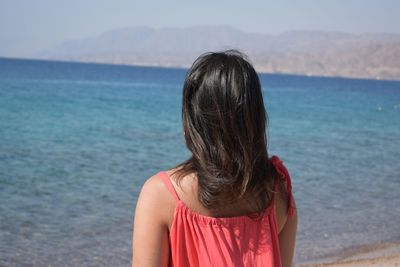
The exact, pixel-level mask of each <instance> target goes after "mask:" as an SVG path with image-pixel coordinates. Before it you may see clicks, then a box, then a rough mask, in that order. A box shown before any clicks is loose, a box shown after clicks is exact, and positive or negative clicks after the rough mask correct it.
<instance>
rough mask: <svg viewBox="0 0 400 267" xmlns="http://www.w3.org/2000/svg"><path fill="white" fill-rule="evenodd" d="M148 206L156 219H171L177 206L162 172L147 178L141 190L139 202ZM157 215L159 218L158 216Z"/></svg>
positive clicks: (147, 208)
mask: <svg viewBox="0 0 400 267" xmlns="http://www.w3.org/2000/svg"><path fill="white" fill-rule="evenodd" d="M139 202H140V203H141V205H144V206H146V210H147V211H148V212H150V213H153V214H152V215H153V216H154V218H155V219H157V220H160V221H163V222H165V223H166V224H168V223H169V221H170V214H171V211H173V209H174V207H175V201H174V199H173V197H172V196H171V193H170V192H169V191H168V189H167V187H166V185H165V181H163V177H162V176H161V175H160V172H158V173H156V174H154V175H152V176H150V177H149V178H147V179H146V180H145V182H144V184H143V186H142V188H141V190H140V194H139V199H138V203H139ZM156 217H157V218H156Z"/></svg>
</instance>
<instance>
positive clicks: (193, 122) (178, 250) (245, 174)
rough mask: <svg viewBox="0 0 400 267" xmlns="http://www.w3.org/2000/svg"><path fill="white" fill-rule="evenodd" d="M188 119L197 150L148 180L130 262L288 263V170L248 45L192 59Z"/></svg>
mask: <svg viewBox="0 0 400 267" xmlns="http://www.w3.org/2000/svg"><path fill="white" fill-rule="evenodd" d="M182 121H183V130H184V135H185V141H186V146H187V147H188V149H189V150H190V151H191V153H192V156H191V157H190V158H189V159H188V160H186V161H185V162H183V163H181V164H179V165H178V166H176V167H175V168H173V169H171V170H167V171H161V172H159V173H157V174H156V175H154V176H152V177H150V178H149V179H148V180H147V181H146V182H145V184H144V186H143V188H142V190H141V193H140V196H139V199H138V202H137V206H136V212H135V222H134V234H133V246H132V248H133V249H132V250H133V251H132V253H133V256H132V265H133V266H135V267H141V266H284V267H288V266H291V263H292V258H293V254H294V247H295V238H296V231H297V212H296V211H295V204H294V199H293V196H292V191H291V181H290V176H289V173H288V172H287V170H286V168H285V166H284V165H283V163H282V161H281V160H280V159H279V158H278V157H277V156H273V157H271V158H269V157H268V153H267V146H266V145H267V138H266V134H265V132H266V129H265V128H266V121H267V115H266V112H265V108H264V103H263V98H262V91H261V86H260V81H259V78H258V76H257V73H256V72H255V70H254V68H253V67H252V66H251V64H250V63H249V62H248V61H247V60H246V59H245V58H244V56H243V55H242V54H240V53H239V52H237V51H234V50H230V51H226V52H219V53H207V54H204V55H202V56H201V57H199V58H198V59H197V60H196V61H195V62H194V64H193V66H192V68H191V69H190V70H189V72H188V73H187V76H186V80H185V83H184V88H183V104H182Z"/></svg>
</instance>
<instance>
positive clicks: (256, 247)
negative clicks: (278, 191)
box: [158, 156, 293, 267]
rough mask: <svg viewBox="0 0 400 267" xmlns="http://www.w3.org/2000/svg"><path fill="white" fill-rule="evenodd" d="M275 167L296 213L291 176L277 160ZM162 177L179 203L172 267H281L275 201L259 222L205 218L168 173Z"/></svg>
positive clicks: (172, 241)
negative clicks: (188, 203) (188, 202)
mask: <svg viewBox="0 0 400 267" xmlns="http://www.w3.org/2000/svg"><path fill="white" fill-rule="evenodd" d="M271 163H272V164H273V165H274V166H275V168H276V170H277V172H278V173H279V174H280V175H281V176H282V178H283V179H285V180H286V184H287V187H288V191H289V193H290V202H289V213H293V206H292V204H293V203H292V197H291V181H290V176H289V173H288V171H287V169H286V168H285V166H284V165H283V163H282V161H281V160H280V159H279V158H278V157H277V156H273V157H272V158H271ZM158 175H159V176H160V177H161V178H162V180H163V181H164V183H165V185H166V187H167V188H168V190H169V191H170V192H171V194H172V195H173V196H174V198H175V200H176V207H175V212H174V218H173V221H172V224H171V229H170V234H169V238H170V249H171V255H170V264H169V265H170V266H178V267H181V266H182V267H188V266H202V267H205V266H263V267H269V266H271V267H272V266H273V267H278V266H281V260H280V251H279V239H278V230H277V224H276V215H275V214H276V212H275V202H274V200H272V204H271V205H270V206H269V207H268V208H267V209H266V210H265V211H264V213H263V215H262V217H261V218H258V219H252V218H250V217H249V216H237V217H227V218H214V217H209V216H204V215H201V214H199V213H196V212H195V211H193V210H191V209H190V208H188V207H187V206H186V205H185V203H183V202H182V201H181V200H180V199H179V197H178V195H177V194H176V191H175V189H174V187H173V185H172V183H171V181H170V179H169V177H168V175H167V173H166V172H159V173H158Z"/></svg>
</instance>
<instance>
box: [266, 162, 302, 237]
mask: <svg viewBox="0 0 400 267" xmlns="http://www.w3.org/2000/svg"><path fill="white" fill-rule="evenodd" d="M270 162H271V164H272V165H273V166H274V169H275V170H276V173H277V174H278V181H277V183H276V187H275V205H276V218H277V224H278V232H280V231H281V230H282V228H283V227H284V225H285V223H286V221H287V219H288V218H292V217H293V216H294V215H295V209H296V206H295V202H294V197H293V192H292V181H291V177H290V174H289V171H288V169H287V168H286V166H285V164H284V163H283V160H282V159H281V158H279V157H278V156H276V155H275V156H272V157H271V158H270Z"/></svg>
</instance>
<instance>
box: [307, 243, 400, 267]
mask: <svg viewBox="0 0 400 267" xmlns="http://www.w3.org/2000/svg"><path fill="white" fill-rule="evenodd" d="M346 254H347V255H344V256H343V257H342V258H341V259H339V260H337V261H335V262H332V263H323V264H311V265H304V267H350V266H351V267H400V244H392V243H386V244H379V245H373V246H368V247H363V248H360V249H358V250H357V251H351V252H348V253H346Z"/></svg>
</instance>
